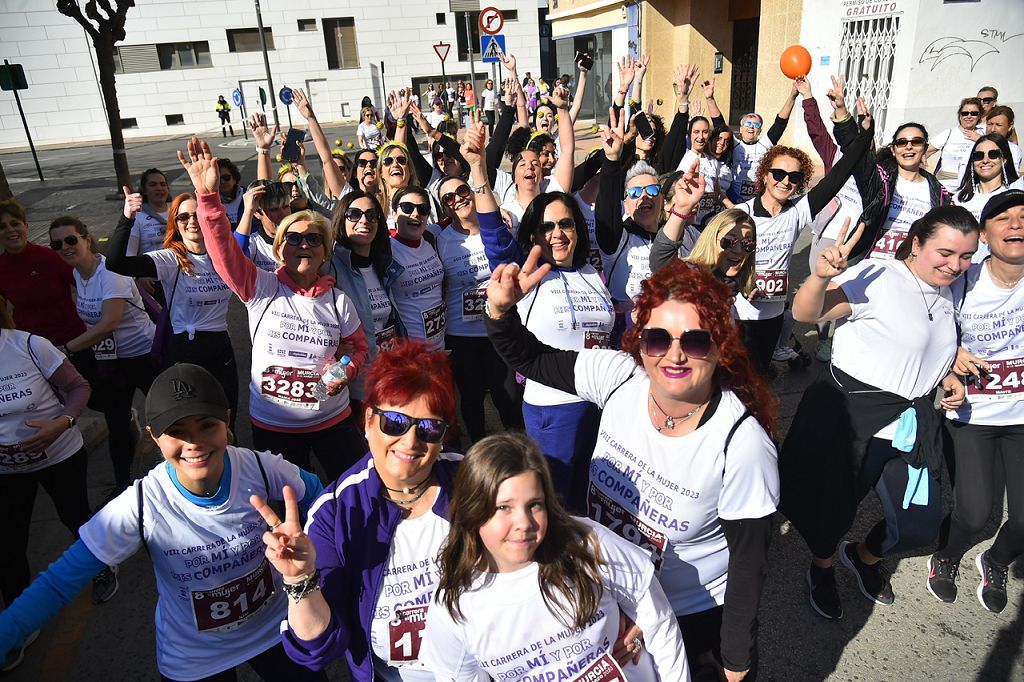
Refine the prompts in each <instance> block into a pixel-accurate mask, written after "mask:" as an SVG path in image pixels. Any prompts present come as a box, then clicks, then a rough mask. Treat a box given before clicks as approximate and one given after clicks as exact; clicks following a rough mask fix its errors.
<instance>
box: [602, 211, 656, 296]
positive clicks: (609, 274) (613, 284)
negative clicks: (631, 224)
mask: <svg viewBox="0 0 1024 682" xmlns="http://www.w3.org/2000/svg"><path fill="white" fill-rule="evenodd" d="M653 241H654V235H653V234H651V233H650V232H644V233H643V234H635V233H633V232H630V231H628V230H623V231H622V236H621V237H620V238H619V246H618V248H616V249H615V253H612V254H610V255H609V254H606V253H604V252H602V253H601V260H602V261H603V262H604V277H605V279H606V280H607V281H608V291H610V292H611V294H612V299H614V301H615V303H616V310H617V311H618V312H620V313H621V312H628V311H629V310H631V309H632V307H633V298H634V297H635V296H636V295H637V294H639V293H640V283H641V282H643V281H644V280H645V279H647V278H648V277H650V276H651V243H652V242H653Z"/></svg>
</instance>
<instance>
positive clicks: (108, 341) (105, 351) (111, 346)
mask: <svg viewBox="0 0 1024 682" xmlns="http://www.w3.org/2000/svg"><path fill="white" fill-rule="evenodd" d="M92 353H93V355H95V356H96V359H97V360H117V342H116V341H114V337H113V336H108V337H107V338H105V339H103V340H102V341H100V342H99V343H97V344H96V345H95V346H93V347H92Z"/></svg>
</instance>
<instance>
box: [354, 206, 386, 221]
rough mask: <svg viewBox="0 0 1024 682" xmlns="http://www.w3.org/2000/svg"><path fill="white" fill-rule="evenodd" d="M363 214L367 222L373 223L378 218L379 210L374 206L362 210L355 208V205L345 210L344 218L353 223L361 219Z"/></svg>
mask: <svg viewBox="0 0 1024 682" xmlns="http://www.w3.org/2000/svg"><path fill="white" fill-rule="evenodd" d="M363 216H366V221H367V222H370V223H375V222H377V221H378V220H379V219H380V211H378V210H377V209H375V208H368V209H366V210H365V211H364V210H363V209H361V208H356V207H355V206H352V207H350V208H348V209H346V210H345V220H350V221H352V222H353V223H358V222H359V221H360V220H362V219H363Z"/></svg>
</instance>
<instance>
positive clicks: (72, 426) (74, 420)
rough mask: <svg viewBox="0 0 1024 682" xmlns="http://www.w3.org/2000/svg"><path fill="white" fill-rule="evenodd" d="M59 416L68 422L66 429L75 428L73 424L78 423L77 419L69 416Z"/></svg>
mask: <svg viewBox="0 0 1024 682" xmlns="http://www.w3.org/2000/svg"><path fill="white" fill-rule="evenodd" d="M61 416H62V417H64V418H65V419H67V420H68V428H69V429H73V428H75V424H77V423H78V420H77V419H75V418H74V417H72V416H71V415H70V414H65V415H61Z"/></svg>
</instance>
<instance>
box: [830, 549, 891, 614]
mask: <svg viewBox="0 0 1024 682" xmlns="http://www.w3.org/2000/svg"><path fill="white" fill-rule="evenodd" d="M839 559H840V560H841V561H842V562H843V565H844V566H846V567H847V568H848V569H850V570H851V571H853V574H854V575H855V576H857V586H858V587H860V593H861V594H863V595H864V596H865V597H867V599H868V600H869V601H873V602H875V603H876V604H881V605H882V606H890V605H892V603H893V602H894V601H896V595H895V594H893V592H892V585H891V584H890V583H889V574H888V572H887V571H886V570H885V567H884V566H882V562H881V561H879V562H878V563H876V564H873V565H871V566H869V565H868V564H865V563H864V562H863V561H861V560H860V557H859V556H857V545H855V544H853V543H852V542H843V543H842V544H840V545H839Z"/></svg>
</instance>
